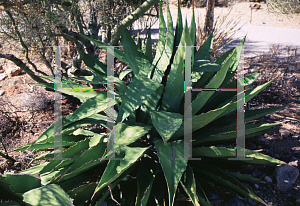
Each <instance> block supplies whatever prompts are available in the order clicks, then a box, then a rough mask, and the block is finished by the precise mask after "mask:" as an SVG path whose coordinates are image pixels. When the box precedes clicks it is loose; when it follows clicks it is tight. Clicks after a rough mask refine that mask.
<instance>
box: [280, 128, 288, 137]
mask: <svg viewBox="0 0 300 206" xmlns="http://www.w3.org/2000/svg"><path fill="white" fill-rule="evenodd" d="M279 133H280V136H282V137H283V138H288V137H289V136H290V135H291V132H290V131H288V130H286V129H280V130H279Z"/></svg>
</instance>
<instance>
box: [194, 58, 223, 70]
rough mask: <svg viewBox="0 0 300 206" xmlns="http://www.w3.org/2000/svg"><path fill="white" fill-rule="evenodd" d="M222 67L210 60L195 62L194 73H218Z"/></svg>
mask: <svg viewBox="0 0 300 206" xmlns="http://www.w3.org/2000/svg"><path fill="white" fill-rule="evenodd" d="M220 68H221V65H219V64H216V63H214V62H211V61H209V60H197V61H195V62H194V67H193V72H217V71H219V70H220Z"/></svg>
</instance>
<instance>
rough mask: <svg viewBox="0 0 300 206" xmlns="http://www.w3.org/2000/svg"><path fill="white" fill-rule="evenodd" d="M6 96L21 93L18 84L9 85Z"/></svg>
mask: <svg viewBox="0 0 300 206" xmlns="http://www.w3.org/2000/svg"><path fill="white" fill-rule="evenodd" d="M5 93H6V96H11V95H14V94H18V93H19V89H18V87H17V86H15V85H14V86H11V87H9V88H8V89H7V90H6V91H5Z"/></svg>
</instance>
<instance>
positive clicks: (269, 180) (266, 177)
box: [265, 176, 273, 183]
mask: <svg viewBox="0 0 300 206" xmlns="http://www.w3.org/2000/svg"><path fill="white" fill-rule="evenodd" d="M265 180H266V182H267V183H271V182H273V180H272V179H271V177H269V176H265Z"/></svg>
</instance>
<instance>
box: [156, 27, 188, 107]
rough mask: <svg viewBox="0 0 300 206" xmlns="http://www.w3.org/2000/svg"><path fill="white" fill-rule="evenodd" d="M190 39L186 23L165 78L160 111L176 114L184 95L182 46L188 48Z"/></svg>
mask: <svg viewBox="0 0 300 206" xmlns="http://www.w3.org/2000/svg"><path fill="white" fill-rule="evenodd" d="M190 45H191V39H190V34H189V31H188V28H187V22H186V23H185V26H184V31H183V34H182V37H181V41H180V47H179V48H178V50H177V51H176V54H175V56H174V60H173V64H172V65H171V69H170V73H169V75H168V78H167V83H166V87H165V92H164V95H163V100H162V106H161V108H162V110H165V111H168V112H178V111H179V107H180V104H181V100H182V97H183V94H184V49H185V48H184V46H190Z"/></svg>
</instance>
